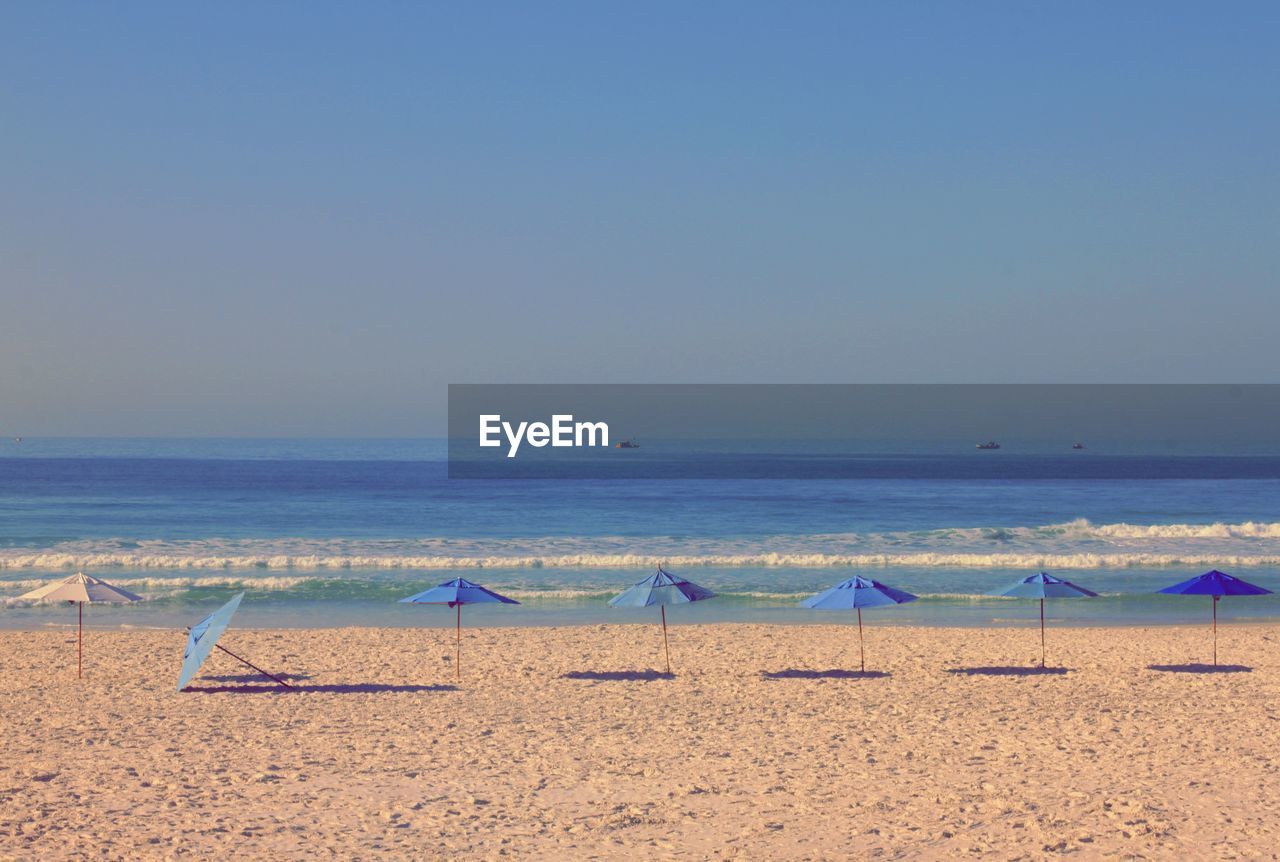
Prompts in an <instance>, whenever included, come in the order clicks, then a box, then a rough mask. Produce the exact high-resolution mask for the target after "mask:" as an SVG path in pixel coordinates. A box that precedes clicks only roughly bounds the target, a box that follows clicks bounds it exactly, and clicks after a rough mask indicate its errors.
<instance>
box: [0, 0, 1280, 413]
mask: <svg viewBox="0 0 1280 862" xmlns="http://www.w3.org/2000/svg"><path fill="white" fill-rule="evenodd" d="M1278 37H1280V6H1277V5H1276V4H1274V3H1248V2H1239V3H1232V4H1229V5H1225V6H1223V5H1214V4H1207V3H1178V2H1126V3H1122V4H1117V3H1085V2H1081V3H1056V4H1050V3H1015V2H1001V3H995V2H990V3H983V2H973V3H963V4H961V3H949V2H938V3H926V2H900V3H896V2H895V3H890V2H875V3H872V2H866V3H853V2H831V3H823V2H805V3H781V2H775V3H749V2H723V3H721V2H699V3H687V2H686V3H627V4H624V3H600V2H582V3H559V2H547V3H536V4H534V3H523V4H516V3H512V4H504V3H497V2H493V3H482V4H481V3H449V4H445V3H438V4H432V3H392V2H386V3H376V4H356V3H346V4H326V3H315V2H309V3H302V2H279V3H247V2H246V3H236V2H228V3H217V4H192V3H188V4H172V3H168V4H161V3H156V4H149V3H118V4H114V3H113V4H100V3H88V2H84V3H65V2H13V3H5V4H0V434H9V435H14V434H26V435H31V436H37V435H115V434H119V435H195V436H221V435H246V436H289V435H300V436H312V435H314V436H344V435H356V436H379V435H389V436H400V435H403V436H419V435H430V434H436V433H440V432H442V431H443V420H444V414H445V407H446V399H445V391H446V390H445V387H446V384H448V383H477V382H547V383H568V382H761V383H766V382H805V383H825V382H1113V381H1114V382H1121V381H1124V382H1274V381H1276V378H1277V375H1276V372H1275V368H1276V366H1277V360H1280V347H1278V346H1277V339H1276V337H1275V322H1276V320H1277V311H1280V290H1278V289H1277V287H1278V286H1280V285H1278V284H1277V282H1278V281H1280V278H1278V276H1280V266H1278V265H1277V264H1278V263H1280V160H1278V159H1277V158H1276V156H1275V154H1276V153H1277V152H1280V104H1277V102H1278V97H1277V94H1278V93H1280V52H1277V51H1276V50H1275V45H1276V43H1277V41H1278Z"/></svg>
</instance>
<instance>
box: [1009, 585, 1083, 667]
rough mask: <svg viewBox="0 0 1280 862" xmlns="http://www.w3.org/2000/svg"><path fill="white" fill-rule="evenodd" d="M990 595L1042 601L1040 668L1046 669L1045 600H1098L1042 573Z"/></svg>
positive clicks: (1074, 586)
mask: <svg viewBox="0 0 1280 862" xmlns="http://www.w3.org/2000/svg"><path fill="white" fill-rule="evenodd" d="M990 595H993V596H1012V597H1013V598H1017V599H1039V600H1040V667H1044V600H1045V599H1080V598H1096V597H1097V595H1098V594H1097V593H1095V592H1093V591H1092V590H1086V589H1085V588H1084V587H1078V586H1076V585H1075V584H1073V583H1071V582H1070V581H1064V580H1062V579H1061V578H1055V577H1054V576H1053V575H1051V574H1049V573H1048V572H1040V573H1039V574H1038V575H1027V576H1026V577H1025V578H1023V579H1022V580H1020V581H1016V582H1014V583H1012V584H1010V585H1009V586H1007V587H1005V588H1004V589H1003V590H997V591H995V592H994V593H991V594H990Z"/></svg>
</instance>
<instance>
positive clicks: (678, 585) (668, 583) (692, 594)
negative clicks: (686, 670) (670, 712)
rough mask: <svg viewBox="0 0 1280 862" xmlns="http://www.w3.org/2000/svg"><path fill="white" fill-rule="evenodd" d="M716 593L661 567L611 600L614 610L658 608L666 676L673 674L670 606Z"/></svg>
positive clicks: (610, 603)
mask: <svg viewBox="0 0 1280 862" xmlns="http://www.w3.org/2000/svg"><path fill="white" fill-rule="evenodd" d="M715 597H716V594H715V593H713V592H711V590H709V589H707V588H706V587H700V586H698V585H697V584H695V583H694V582H693V581H689V580H685V579H684V578H682V577H680V576H678V575H673V574H671V573H670V572H668V571H665V570H664V569H663V568H662V566H658V571H657V573H656V574H653V575H650V576H649V577H647V578H645V579H644V580H643V581H641V582H640V583H638V584H635V585H634V586H631V587H628V588H627V589H625V590H623V591H622V592H620V593H618V595H616V596H614V597H613V598H611V599H609V607H611V608H648V607H652V606H653V605H657V606H658V610H659V612H660V613H661V615H662V649H663V652H665V653H666V656H667V675H668V676H669V675H670V674H671V645H670V644H669V643H668V642H667V605H683V604H688V603H689V602H700V601H702V600H703V599H714V598H715Z"/></svg>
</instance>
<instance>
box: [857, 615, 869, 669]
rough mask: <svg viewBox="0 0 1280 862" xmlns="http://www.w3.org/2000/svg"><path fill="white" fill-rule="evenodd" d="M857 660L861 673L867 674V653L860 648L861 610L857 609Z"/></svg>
mask: <svg viewBox="0 0 1280 862" xmlns="http://www.w3.org/2000/svg"><path fill="white" fill-rule="evenodd" d="M858 659H859V663H860V664H861V666H862V672H863V673H866V672H867V652H866V649H864V648H863V646H862V608H858Z"/></svg>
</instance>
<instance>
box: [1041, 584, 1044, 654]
mask: <svg viewBox="0 0 1280 862" xmlns="http://www.w3.org/2000/svg"><path fill="white" fill-rule="evenodd" d="M1040 667H1044V599H1041V600H1040Z"/></svg>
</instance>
